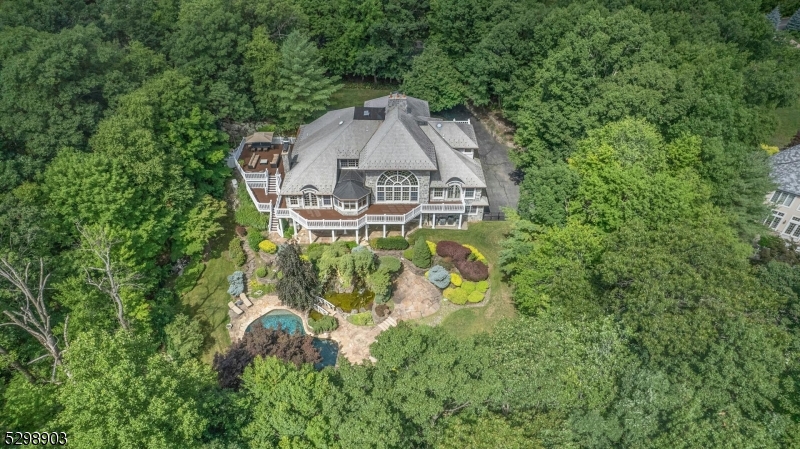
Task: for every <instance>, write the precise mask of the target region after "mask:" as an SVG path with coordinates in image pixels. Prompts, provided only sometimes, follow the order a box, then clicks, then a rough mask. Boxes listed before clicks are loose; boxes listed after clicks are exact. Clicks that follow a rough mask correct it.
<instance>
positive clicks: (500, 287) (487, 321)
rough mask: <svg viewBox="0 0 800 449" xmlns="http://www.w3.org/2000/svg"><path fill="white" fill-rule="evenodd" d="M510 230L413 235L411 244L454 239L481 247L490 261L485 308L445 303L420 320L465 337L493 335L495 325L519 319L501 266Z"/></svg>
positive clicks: (487, 227)
mask: <svg viewBox="0 0 800 449" xmlns="http://www.w3.org/2000/svg"><path fill="white" fill-rule="evenodd" d="M509 230H510V225H509V224H508V223H506V222H502V221H500V222H479V223H470V224H469V229H467V230H461V231H459V230H450V229H418V230H416V231H414V233H412V234H411V235H410V236H409V241H412V243H413V241H416V239H417V238H424V239H425V240H430V241H432V242H438V241H441V240H453V241H456V242H459V243H462V244H463V243H467V244H470V245H473V246H474V247H476V248H478V250H479V251H480V252H481V253H482V254H483V255H484V256H486V260H487V261H488V262H489V288H490V290H489V294H488V297H487V299H485V300H484V301H485V302H486V304H485V306H483V307H464V306H457V305H454V304H451V303H449V302H444V303H442V307H441V309H439V311H438V312H436V313H435V314H434V315H431V316H428V317H425V318H422V319H420V320H419V321H418V322H419V323H422V324H431V325H434V324H438V325H440V326H442V327H444V328H445V329H447V330H448V331H450V332H452V333H453V334H455V335H457V336H460V337H463V336H469V335H474V334H477V333H480V332H490V331H491V330H492V329H493V328H494V326H495V324H497V322H499V321H500V320H502V319H504V318H511V317H514V316H516V314H517V312H516V310H515V309H514V305H513V304H512V302H511V290H510V288H509V286H508V285H506V284H504V283H503V282H502V275H501V273H500V270H499V267H498V259H499V257H500V250H501V242H502V241H503V240H504V239H505V234H506V233H507V232H508V231H509Z"/></svg>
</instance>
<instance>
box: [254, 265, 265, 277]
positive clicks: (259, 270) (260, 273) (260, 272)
mask: <svg viewBox="0 0 800 449" xmlns="http://www.w3.org/2000/svg"><path fill="white" fill-rule="evenodd" d="M266 275H267V267H264V266H261V267H258V268H256V276H258V277H260V278H263V277H264V276H266Z"/></svg>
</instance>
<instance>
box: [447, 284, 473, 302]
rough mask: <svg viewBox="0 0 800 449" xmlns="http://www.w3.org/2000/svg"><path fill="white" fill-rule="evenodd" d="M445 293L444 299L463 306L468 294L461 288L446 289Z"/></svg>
mask: <svg viewBox="0 0 800 449" xmlns="http://www.w3.org/2000/svg"><path fill="white" fill-rule="evenodd" d="M448 290H449V291H448ZM445 292H447V294H446V295H445V296H444V297H445V298H447V300H448V301H450V302H452V303H453V304H458V305H463V304H466V303H467V298H468V297H469V294H468V293H467V292H465V291H464V289H463V288H452V287H451V288H446V289H445Z"/></svg>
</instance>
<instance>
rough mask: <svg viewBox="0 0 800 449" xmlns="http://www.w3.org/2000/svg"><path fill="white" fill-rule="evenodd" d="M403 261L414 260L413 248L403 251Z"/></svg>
mask: <svg viewBox="0 0 800 449" xmlns="http://www.w3.org/2000/svg"><path fill="white" fill-rule="evenodd" d="M403 259H406V260H412V259H414V248H408V249H407V250H405V251H403Z"/></svg>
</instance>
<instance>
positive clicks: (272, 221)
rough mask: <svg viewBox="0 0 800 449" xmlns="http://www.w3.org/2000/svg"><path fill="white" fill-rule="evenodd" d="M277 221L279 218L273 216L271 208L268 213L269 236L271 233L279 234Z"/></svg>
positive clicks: (273, 211)
mask: <svg viewBox="0 0 800 449" xmlns="http://www.w3.org/2000/svg"><path fill="white" fill-rule="evenodd" d="M278 220H279V218H278V217H276V216H275V210H274V208H273V210H272V211H270V214H269V232H270V234H271V233H273V232H275V233H280V228H279V227H278Z"/></svg>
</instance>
